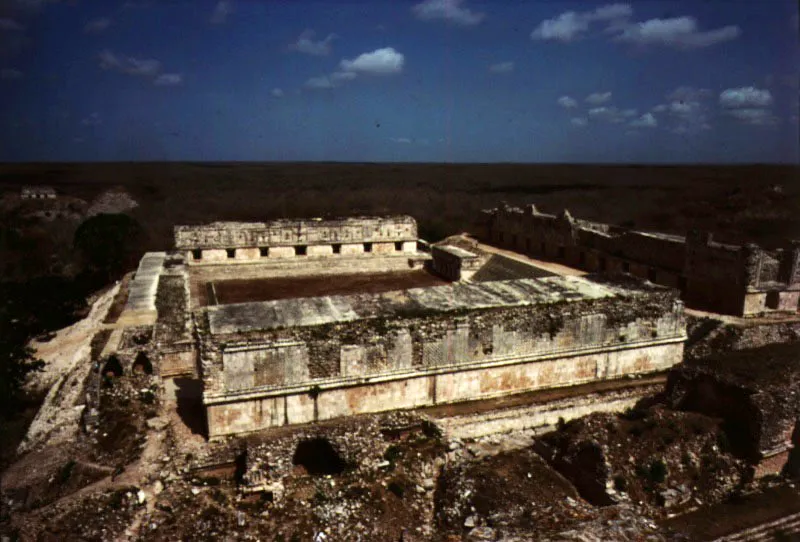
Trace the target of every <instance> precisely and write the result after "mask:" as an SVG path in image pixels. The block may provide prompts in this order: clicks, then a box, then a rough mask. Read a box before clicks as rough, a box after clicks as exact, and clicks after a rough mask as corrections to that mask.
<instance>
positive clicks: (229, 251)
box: [225, 248, 236, 259]
mask: <svg viewBox="0 0 800 542" xmlns="http://www.w3.org/2000/svg"><path fill="white" fill-rule="evenodd" d="M225 253H226V254H227V255H228V258H229V259H230V258H235V257H236V249H235V248H226V249H225Z"/></svg>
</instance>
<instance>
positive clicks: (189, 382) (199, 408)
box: [174, 378, 208, 438]
mask: <svg viewBox="0 0 800 542" xmlns="http://www.w3.org/2000/svg"><path fill="white" fill-rule="evenodd" d="M174 383H175V400H176V402H177V409H176V410H177V412H178V416H180V418H181V421H182V422H183V423H184V424H185V425H186V427H188V428H189V430H190V431H191V432H192V433H195V434H197V435H202V436H203V437H206V438H208V430H207V424H206V409H205V408H204V407H203V382H202V380H200V379H199V378H176V379H175V380H174Z"/></svg>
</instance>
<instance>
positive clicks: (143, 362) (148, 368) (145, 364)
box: [133, 352, 153, 375]
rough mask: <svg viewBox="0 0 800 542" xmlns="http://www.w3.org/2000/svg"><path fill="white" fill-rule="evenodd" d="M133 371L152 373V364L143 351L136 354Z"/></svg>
mask: <svg viewBox="0 0 800 542" xmlns="http://www.w3.org/2000/svg"><path fill="white" fill-rule="evenodd" d="M133 372H134V373H136V374H146V375H151V374H153V364H152V363H150V358H148V357H147V354H145V353H144V352H139V353H138V354H136V360H135V361H134V362H133Z"/></svg>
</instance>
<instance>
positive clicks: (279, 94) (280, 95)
mask: <svg viewBox="0 0 800 542" xmlns="http://www.w3.org/2000/svg"><path fill="white" fill-rule="evenodd" d="M270 94H272V96H273V97H275V98H283V90H282V89H280V88H273V89H272V91H271V92H270Z"/></svg>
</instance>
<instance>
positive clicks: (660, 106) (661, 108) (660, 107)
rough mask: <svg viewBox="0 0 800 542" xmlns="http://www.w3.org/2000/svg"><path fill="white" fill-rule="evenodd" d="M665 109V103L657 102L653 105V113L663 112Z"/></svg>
mask: <svg viewBox="0 0 800 542" xmlns="http://www.w3.org/2000/svg"><path fill="white" fill-rule="evenodd" d="M666 110H667V104H658V105H657V106H655V107H653V112H654V113H663V112H664V111H666Z"/></svg>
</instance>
